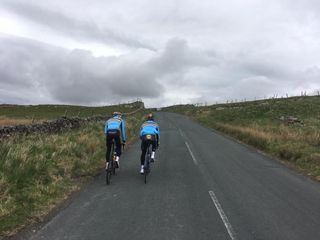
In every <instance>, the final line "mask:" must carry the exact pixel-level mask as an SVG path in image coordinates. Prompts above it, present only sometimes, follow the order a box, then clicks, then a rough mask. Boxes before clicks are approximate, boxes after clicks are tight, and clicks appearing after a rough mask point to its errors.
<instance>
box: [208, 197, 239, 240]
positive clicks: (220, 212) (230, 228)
mask: <svg viewBox="0 0 320 240" xmlns="http://www.w3.org/2000/svg"><path fill="white" fill-rule="evenodd" d="M209 195H210V197H211V199H212V201H213V203H214V205H215V206H216V208H217V210H218V212H219V215H220V217H221V219H222V221H223V223H224V225H225V227H226V229H227V231H228V233H229V236H230V238H231V239H232V240H236V239H237V238H236V237H235V233H234V231H233V229H232V226H231V224H230V222H229V220H228V218H227V215H226V214H225V213H224V211H223V209H222V207H221V205H220V203H219V201H218V198H217V196H216V195H215V194H214V192H213V191H209Z"/></svg>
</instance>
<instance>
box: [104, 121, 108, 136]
mask: <svg viewBox="0 0 320 240" xmlns="http://www.w3.org/2000/svg"><path fill="white" fill-rule="evenodd" d="M107 132H108V122H105V124H104V133H105V134H107Z"/></svg>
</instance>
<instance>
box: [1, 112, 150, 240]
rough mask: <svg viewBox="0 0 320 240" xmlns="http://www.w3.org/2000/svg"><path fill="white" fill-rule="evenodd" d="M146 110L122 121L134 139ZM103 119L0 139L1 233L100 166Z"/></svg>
mask: <svg viewBox="0 0 320 240" xmlns="http://www.w3.org/2000/svg"><path fill="white" fill-rule="evenodd" d="M143 114H144V112H143V111H141V112H138V113H136V114H135V115H133V116H130V117H128V118H127V119H126V130H127V137H128V142H130V141H134V139H136V137H137V133H138V129H139V127H140V124H141V122H142V117H143ZM104 159H105V137H104V134H103V123H95V124H89V125H87V126H85V127H83V128H81V129H77V130H72V131H68V132H65V133H62V134H53V135H47V136H43V135H29V136H17V137H13V138H11V139H8V140H6V141H2V142H0V236H8V235H12V234H14V233H16V232H17V231H18V230H19V229H21V228H23V227H24V226H26V225H28V224H30V223H33V222H37V221H40V220H41V219H42V218H43V217H44V216H45V215H46V214H47V213H49V212H50V210H52V209H53V208H54V207H55V206H56V205H57V204H59V203H61V202H62V201H63V200H64V199H66V198H67V197H68V196H69V195H70V194H71V193H72V192H74V191H76V190H78V189H79V187H80V185H81V182H83V181H82V180H84V179H87V178H88V177H90V176H93V175H95V174H96V173H97V172H98V171H100V169H101V168H102V167H103V165H104V161H105V160H104Z"/></svg>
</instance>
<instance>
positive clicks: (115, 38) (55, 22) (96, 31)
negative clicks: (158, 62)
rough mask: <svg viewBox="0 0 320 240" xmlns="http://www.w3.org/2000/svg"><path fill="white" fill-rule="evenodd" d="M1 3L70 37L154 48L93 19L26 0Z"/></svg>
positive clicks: (24, 16)
mask: <svg viewBox="0 0 320 240" xmlns="http://www.w3.org/2000/svg"><path fill="white" fill-rule="evenodd" d="M1 5H2V7H4V8H5V9H7V10H9V11H11V12H13V13H15V14H17V15H18V16H20V17H23V18H25V19H28V20H31V21H33V22H35V23H37V24H40V25H44V26H46V27H48V28H50V29H53V30H54V31H56V32H58V33H61V34H64V35H66V36H67V37H70V38H74V39H82V40H88V41H96V42H100V43H102V44H115V45H125V46H127V47H133V48H146V49H150V50H154V48H153V47H152V46H151V45H149V44H147V43H144V42H143V41H139V40H137V39H136V37H133V36H129V35H128V34H126V32H125V31H119V30H116V29H111V28H106V27H103V28H101V27H99V26H98V25H97V24H96V23H95V22H93V21H88V20H87V21H86V20H79V19H75V18H71V17H69V16H67V15H65V14H63V13H62V12H58V10H51V9H47V8H45V7H42V6H39V5H35V4H32V3H30V2H28V3H27V2H24V1H11V0H10V1H7V0H4V1H3V2H2V3H0V6H1Z"/></svg>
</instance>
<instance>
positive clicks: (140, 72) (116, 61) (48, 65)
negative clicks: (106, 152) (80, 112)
mask: <svg viewBox="0 0 320 240" xmlns="http://www.w3.org/2000/svg"><path fill="white" fill-rule="evenodd" d="M0 39H1V40H0V41H1V43H2V44H1V45H0V53H1V54H0V69H1V70H2V71H1V72H3V74H2V75H4V74H5V75H6V76H8V77H3V76H2V78H0V85H1V86H4V88H7V87H6V86H5V85H11V86H12V87H11V89H12V88H15V89H16V91H17V92H22V91H23V89H24V88H25V87H26V85H28V87H29V89H30V90H29V91H31V92H32V91H35V92H37V90H39V89H42V90H43V89H45V91H46V92H45V94H48V96H47V100H48V101H56V102H63V103H77V104H89V103H99V102H112V101H114V100H115V99H116V101H118V100H119V99H121V100H123V101H125V100H130V99H132V98H133V97H157V96H159V95H160V94H161V90H162V87H161V85H160V84H159V83H158V82H157V81H156V76H155V74H152V73H150V72H148V71H147V70H146V69H147V68H145V66H143V65H141V64H139V63H138V61H133V60H130V61H129V60H128V57H127V56H122V57H99V58H97V57H94V56H92V54H91V53H90V52H88V51H84V50H74V51H71V52H68V51H66V50H62V49H60V48H56V47H53V46H49V45H45V44H40V43H39V42H36V43H35V42H34V41H32V40H27V39H21V38H20V39H18V38H11V37H3V36H1V37H0ZM35 45H37V46H38V47H35ZM13 50H14V51H13ZM13 56H14V57H13ZM128 62H130V65H129V66H128V65H127V64H128ZM17 70H19V71H17Z"/></svg>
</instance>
